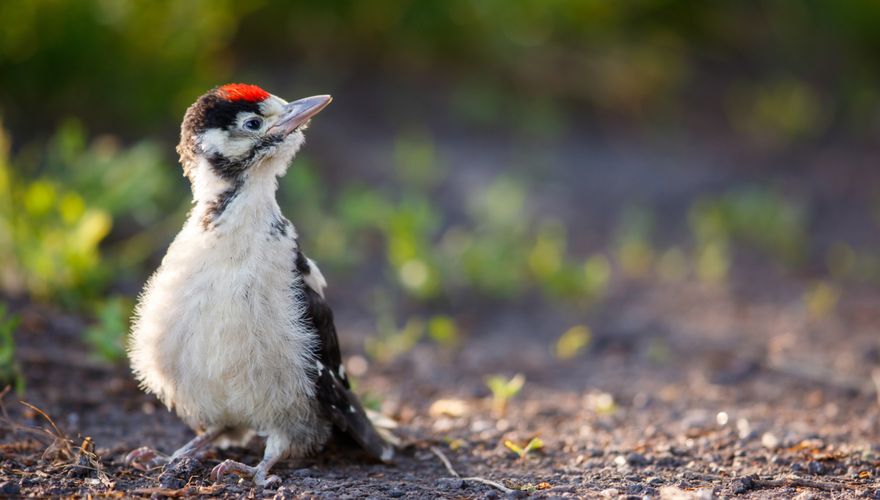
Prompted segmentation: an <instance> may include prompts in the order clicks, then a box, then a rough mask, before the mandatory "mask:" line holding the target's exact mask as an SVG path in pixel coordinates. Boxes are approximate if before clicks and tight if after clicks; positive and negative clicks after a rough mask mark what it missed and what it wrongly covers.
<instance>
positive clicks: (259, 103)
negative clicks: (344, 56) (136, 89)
mask: <svg viewBox="0 0 880 500" xmlns="http://www.w3.org/2000/svg"><path fill="white" fill-rule="evenodd" d="M331 100H332V98H331V96H329V95H316V96H312V97H307V98H304V99H299V100H295V101H293V102H287V101H285V100H284V99H282V98H280V97H277V96H275V95H273V94H270V93H269V92H267V91H265V90H263V89H262V88H261V87H259V86H257V85H251V84H243V83H230V84H226V85H221V86H217V87H215V88H213V89H211V90H210V91H208V92H207V93H205V94H204V95H202V96H201V97H199V98H198V99H197V100H196V101H195V103H194V104H192V105H191V106H190V107H189V108H188V109H187V111H186V113H185V115H184V119H183V123H182V124H181V129H180V143H179V144H178V146H177V153H178V154H179V155H180V163H181V165H182V167H183V175H184V176H185V177H186V178H187V179H188V180H189V182H190V185H191V188H192V196H193V207H192V209H191V210H190V212H189V214H188V216H187V219H186V222H185V223H184V225H183V228H182V229H181V231H180V232H179V233H178V234H177V236H176V237H175V238H174V240H173V242H172V243H171V244H170V246H169V247H168V250H167V253H166V254H165V256H164V258H163V259H162V262H161V264H160V266H159V268H158V269H157V270H156V271H155V273H154V274H153V275H152V276H151V277H150V278H149V280H148V281H147V282H146V284H145V286H144V289H143V291H142V293H141V294H140V296H139V298H138V304H137V306H136V308H135V312H134V315H133V318H132V327H131V331H130V335H129V347H128V355H129V358H130V361H131V367H132V371H133V374H134V376H135V378H136V379H137V381H138V382H139V383H140V386H141V388H142V389H143V390H145V391H146V392H148V393H152V394H154V395H155V396H157V397H158V399H159V400H161V401H162V402H163V403H164V404H165V405H166V406H167V407H168V408H169V410H173V411H174V412H176V414H177V415H178V416H179V418H181V419H182V420H183V421H184V422H185V423H186V424H187V425H189V427H191V428H192V429H193V430H195V432H196V433H197V435H196V437H195V438H194V439H192V440H191V441H190V442H188V443H186V444H185V445H184V446H182V447H181V448H180V449H178V450H177V451H175V452H174V453H173V454H172V455H171V456H170V457H168V456H163V455H161V454H160V453H158V452H156V451H154V450H152V449H150V448H147V447H142V448H139V449H137V450H134V451H132V452H131V453H130V454H129V455H128V456H127V457H126V460H127V461H128V462H129V463H131V464H138V465H140V466H141V467H143V464H144V463H147V464H149V465H151V466H153V465H156V466H158V465H167V464H169V463H173V462H175V461H176V460H179V459H182V458H184V457H192V456H195V455H196V454H197V453H200V452H203V451H204V449H205V448H206V447H208V446H209V445H211V444H212V443H221V442H230V441H231V442H236V440H238V441H241V440H243V439H245V436H247V437H252V436H253V434H254V433H256V434H258V435H261V436H263V437H265V451H264V454H263V457H262V460H261V461H260V462H259V463H258V464H257V465H256V466H249V465H245V464H243V463H240V462H235V461H233V460H225V461H223V462H221V463H220V464H219V465H217V466H216V467H214V468H213V470H212V471H211V478H212V479H213V480H215V481H216V480H219V479H221V478H222V477H223V476H225V475H228V474H236V475H239V476H242V477H246V478H251V479H252V480H253V481H254V483H255V484H257V485H266V484H269V483H272V482H275V481H279V478H278V477H277V476H274V475H271V476H270V475H269V471H270V469H271V468H272V466H273V465H274V464H275V463H277V462H278V461H279V460H281V459H284V458H286V457H294V458H298V457H303V456H306V455H308V454H311V453H314V452H316V451H318V450H319V449H320V448H321V447H322V446H323V445H324V444H326V442H327V441H328V439H329V438H330V436H331V433H332V432H333V429H337V430H338V431H341V432H342V433H344V434H347V435H348V436H350V437H351V438H353V440H354V441H355V442H356V443H357V444H359V445H360V446H361V447H362V448H363V449H364V450H366V452H367V453H368V454H369V455H370V456H371V457H374V458H375V459H378V460H381V461H384V462H391V461H392V460H393V457H394V453H395V449H394V446H393V445H392V444H389V442H388V441H386V440H385V439H384V438H383V437H382V435H381V434H380V433H379V432H378V431H377V430H376V428H375V427H374V426H373V424H372V422H371V421H370V419H369V417H368V415H367V413H366V411H365V410H364V407H363V405H362V404H361V403H360V401H359V400H358V398H357V396H356V395H355V394H354V393H353V392H352V390H351V384H350V382H349V379H348V376H347V374H346V372H345V366H344V365H343V363H342V358H341V355H340V348H339V340H338V337H337V332H336V327H335V324H334V319H333V311H332V309H331V308H330V305H329V303H328V301H327V299H326V298H325V289H326V286H327V282H326V281H325V279H324V276H323V275H322V273H321V271H320V269H318V266H317V265H316V263H315V261H313V260H312V259H310V258H309V257H307V256H306V255H305V253H303V250H302V248H301V245H300V241H299V236H298V233H297V231H296V228H295V226H294V225H293V224H292V223H291V222H290V220H288V219H287V218H286V217H284V215H282V213H281V209H280V208H279V205H278V202H277V201H276V196H275V195H276V191H277V189H278V179H279V178H280V177H281V176H283V175H284V174H285V173H286V171H287V169H288V167H289V165H290V164H291V162H292V161H293V159H294V157H295V156H296V153H297V152H298V151H299V149H300V147H301V146H302V145H303V142H304V135H303V132H304V131H305V129H306V128H307V127H308V125H309V124H310V122H311V119H312V118H313V117H314V116H315V115H316V114H318V113H319V112H320V111H321V110H323V109H324V108H325V107H326V106H327V105H328V104H330V101H331Z"/></svg>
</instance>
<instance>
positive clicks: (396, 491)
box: [385, 488, 406, 498]
mask: <svg viewBox="0 0 880 500" xmlns="http://www.w3.org/2000/svg"><path fill="white" fill-rule="evenodd" d="M385 494H386V495H388V496H389V497H390V498H400V497H402V496H403V495H405V494H406V492H405V491H403V489H402V488H391V489H390V490H388V491H387V492H386V493H385Z"/></svg>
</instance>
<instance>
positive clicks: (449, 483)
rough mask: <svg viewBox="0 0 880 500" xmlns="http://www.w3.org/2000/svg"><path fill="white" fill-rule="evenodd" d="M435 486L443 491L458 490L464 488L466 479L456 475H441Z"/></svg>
mask: <svg viewBox="0 0 880 500" xmlns="http://www.w3.org/2000/svg"><path fill="white" fill-rule="evenodd" d="M434 486H435V487H436V488H437V489H438V490H441V491H456V490H460V489H463V488H464V486H465V484H464V481H462V480H461V479H458V478H454V477H441V478H440V479H438V480H436V481H434Z"/></svg>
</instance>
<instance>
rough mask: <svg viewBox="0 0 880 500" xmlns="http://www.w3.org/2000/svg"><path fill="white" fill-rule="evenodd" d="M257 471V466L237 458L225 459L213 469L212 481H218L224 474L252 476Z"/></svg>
mask: <svg viewBox="0 0 880 500" xmlns="http://www.w3.org/2000/svg"><path fill="white" fill-rule="evenodd" d="M256 473H257V468H256V467H251V466H249V465H245V464H243V463H241V462H236V461H235V460H224V461H222V462H220V463H219V464H217V466H215V467H214V468H213V469H211V481H214V482H217V481H219V480H220V479H222V478H223V476H226V475H229V474H235V475H236V476H240V477H245V478H252V477H254V475H255V474H256Z"/></svg>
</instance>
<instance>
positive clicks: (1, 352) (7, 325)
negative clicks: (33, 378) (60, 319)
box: [0, 304, 25, 394]
mask: <svg viewBox="0 0 880 500" xmlns="http://www.w3.org/2000/svg"><path fill="white" fill-rule="evenodd" d="M19 322H20V318H19V317H18V315H15V314H9V311H8V310H7V308H6V304H0V383H2V384H12V385H13V387H15V391H16V392H17V393H18V394H23V393H24V385H25V380H24V374H23V373H22V371H21V366H20V365H19V364H18V361H16V359H15V338H14V337H13V333H15V329H16V328H18V324H19Z"/></svg>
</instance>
